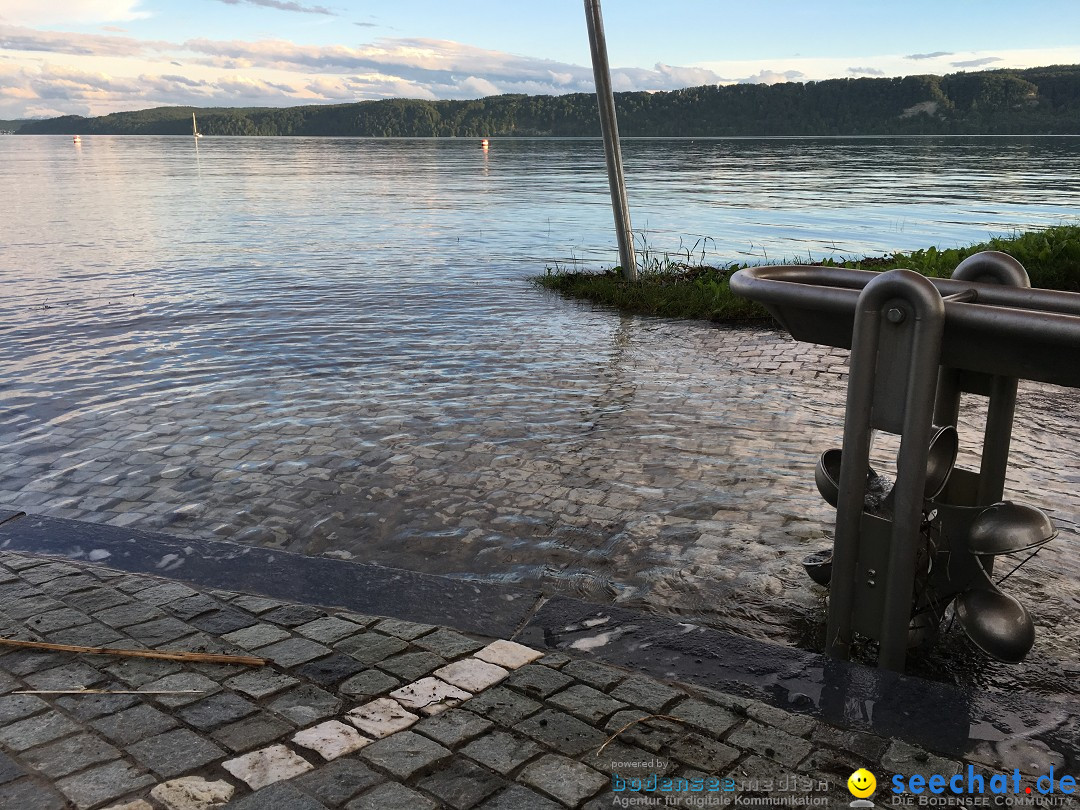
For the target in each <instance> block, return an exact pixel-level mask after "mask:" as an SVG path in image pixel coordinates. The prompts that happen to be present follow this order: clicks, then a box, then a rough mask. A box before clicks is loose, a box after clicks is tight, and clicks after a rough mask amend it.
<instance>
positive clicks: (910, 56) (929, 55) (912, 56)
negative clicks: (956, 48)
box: [904, 51, 953, 59]
mask: <svg viewBox="0 0 1080 810" xmlns="http://www.w3.org/2000/svg"><path fill="white" fill-rule="evenodd" d="M952 55H953V52H952V51H934V52H933V53H912V54H908V55H907V56H905V57H904V58H905V59H937V58H938V57H941V56H952Z"/></svg>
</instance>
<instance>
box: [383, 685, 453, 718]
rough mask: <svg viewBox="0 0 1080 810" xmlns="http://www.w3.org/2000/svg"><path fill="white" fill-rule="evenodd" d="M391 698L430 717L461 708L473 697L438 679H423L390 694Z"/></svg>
mask: <svg viewBox="0 0 1080 810" xmlns="http://www.w3.org/2000/svg"><path fill="white" fill-rule="evenodd" d="M390 697H392V698H393V699H394V700H396V701H397V702H398V703H400V704H401V705H402V706H404V707H405V708H406V709H412V710H413V711H419V712H420V713H421V714H424V715H427V716H428V717H430V716H431V715H433V714H438V713H439V712H441V711H443V710H444V709H449V708H451V707H453V706H460V705H461V702H462V701H463V700H468V699H469V698H471V697H472V693H471V692H466V691H465V690H464V689H458V688H457V687H456V686H451V685H450V684H448V683H446V681H441V680H439V679H438V678H431V677H428V678H421V679H420V680H418V681H417V682H416V683H410V684H409V685H408V686H403V687H401V688H400V689H396V690H394V691H393V692H391V693H390Z"/></svg>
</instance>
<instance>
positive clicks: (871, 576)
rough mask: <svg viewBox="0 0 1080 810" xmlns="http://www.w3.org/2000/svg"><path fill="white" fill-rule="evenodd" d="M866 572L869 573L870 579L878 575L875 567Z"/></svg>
mask: <svg viewBox="0 0 1080 810" xmlns="http://www.w3.org/2000/svg"><path fill="white" fill-rule="evenodd" d="M866 573H867V575H868V576H869V577H870V579H873V578H874V577H876V576H877V571H875V570H874V569H873V568H871V569H870V570H869V571H867V572H866Z"/></svg>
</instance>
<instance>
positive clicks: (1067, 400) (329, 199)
mask: <svg viewBox="0 0 1080 810" xmlns="http://www.w3.org/2000/svg"><path fill="white" fill-rule="evenodd" d="M623 148H624V159H625V164H626V169H627V173H628V178H627V181H628V186H629V199H630V206H631V214H632V217H633V222H634V225H635V228H636V229H637V230H639V231H640V232H642V234H641V236H640V237H639V239H640V241H639V245H644V246H646V247H647V248H648V250H649V255H651V256H654V257H655V256H661V255H663V254H664V253H670V254H672V255H674V254H676V253H679V252H683V253H686V252H687V251H689V253H690V255H691V256H693V257H695V258H703V259H704V260H706V261H712V262H730V261H744V260H747V259H748V258H754V259H762V260H763V259H765V258H768V259H770V260H773V261H777V260H781V259H784V258H800V259H801V258H806V257H812V258H822V257H827V256H833V257H836V256H858V255H865V254H880V253H884V252H889V251H893V250H909V249H916V248H922V247H927V246H929V245H938V246H941V247H953V246H958V245H964V244H968V243H971V242H974V241H979V240H983V239H985V238H987V237H988V236H990V235H995V234H1007V233H1009V232H1011V231H1013V230H1016V229H1027V228H1031V227H1041V226H1048V225H1054V224H1059V223H1062V222H1075V221H1076V216H1077V212H1078V211H1080V138H978V139H967V138H964V139H959V138H958V139H926V138H913V139H725V140H647V139H646V140H631V141H626V142H625V143H624V145H623ZM603 167H604V161H603V153H602V146H601V144H600V142H599V141H591V140H494V141H492V143H491V148H490V150H489V151H488V152H486V153H485V152H484V151H483V150H481V148H480V146H479V144H478V143H477V142H474V141H471V140H461V141H455V140H447V141H425V140H352V139H341V140H335V139H289V138H278V139H274V138H264V139H259V138H232V139H221V138H204V139H203V140H202V141H201V142H200V143H199V145H198V148H196V145H195V144H194V143H193V142H192V140H191V139H190V138H155V137H126V138H125V137H86V138H84V139H83V142H82V144H81V145H79V146H75V145H73V144H72V143H71V140H70V139H69V138H60V137H29V136H24V137H17V136H16V137H4V138H0V189H3V194H0V279H2V282H3V286H2V289H3V295H2V297H0V314H2V317H0V351H2V355H0V356H2V357H3V374H2V376H0V391H2V402H0V505H7V506H10V507H14V508H20V509H23V510H26V511H28V512H36V513H43V514H51V515H57V516H61V517H72V518H77V519H82V520H94V521H100V522H105V523H110V524H113V525H121V526H124V525H131V526H137V527H140V528H147V529H160V530H163V531H167V532H170V533H173V534H176V535H180V536H195V537H206V536H217V537H221V538H225V539H230V540H235V541H237V542H244V543H257V544H261V545H268V546H275V547H282V548H288V549H290V550H293V551H299V552H303V553H310V554H331V555H334V556H339V557H345V558H351V559H357V560H364V561H371V562H378V563H382V564H385V565H393V566H399V567H405V568H411V569H415V570H425V571H432V572H438V573H446V574H449V575H452V576H458V577H479V578H487V579H497V580H502V581H509V582H519V583H522V584H525V585H528V586H539V587H542V588H544V589H545V590H547V591H548V592H569V593H573V594H577V595H581V596H584V597H586V598H589V599H594V600H597V601H607V600H617V601H620V602H623V603H626V604H631V605H638V606H642V607H645V608H648V609H653V610H660V611H666V612H673V613H680V614H684V615H686V616H687V617H688V620H693V621H702V622H707V623H709V624H713V625H716V626H720V627H726V628H730V629H733V630H735V631H737V632H740V633H745V634H747V635H752V636H755V637H761V638H769V639H773V640H776V641H779V642H782V643H788V644H799V645H803V646H810V647H813V646H814V645H815V644H819V643H820V639H819V638H818V636H819V635H820V632H821V621H822V618H823V612H822V600H821V592H820V591H819V590H815V589H814V588H812V587H811V586H810V585H809V584H808V580H807V579H806V577H805V575H804V574H803V572H802V569H801V568H800V566H799V564H798V561H799V559H801V557H802V556H803V554H805V553H806V552H808V551H810V550H814V549H816V548H820V547H823V546H827V545H828V539H827V532H828V531H830V530H831V515H830V511H829V510H828V508H827V507H825V505H824V504H823V503H821V501H820V499H819V498H818V496H817V494H816V492H815V490H814V485H813V463H814V460H815V457H816V455H817V454H818V453H820V452H821V450H823V449H825V448H827V447H829V446H837V445H838V444H839V441H840V434H841V428H842V425H841V420H842V409H843V401H844V382H843V378H842V376H841V373H842V362H843V358H842V353H835V352H832V353H830V352H821V351H816V350H813V349H811V348H809V347H805V346H801V347H800V346H798V345H796V344H793V343H792V342H790V341H789V340H787V338H786V337H785V336H784V335H783V334H781V333H778V332H776V331H773V330H767V329H766V330H751V331H747V330H739V329H724V328H717V327H714V326H710V325H707V324H700V323H669V322H665V321H662V320H658V319H648V318H636V317H628V316H620V315H619V314H617V313H612V312H608V311H604V310H598V309H595V308H593V307H590V306H588V305H584V304H581V303H577V302H570V301H565V300H562V299H561V298H559V297H558V296H554V295H552V294H549V293H546V292H543V291H540V290H538V289H536V288H534V287H533V286H531V285H530V284H529V283H528V282H527V281H526V279H527V278H528V277H530V276H533V275H537V274H540V273H543V272H544V270H545V268H546V267H549V266H556V265H558V266H567V265H573V264H585V265H589V266H601V265H605V264H606V265H610V264H613V263H615V261H616V251H615V248H614V238H613V234H612V232H611V229H612V225H611V222H612V220H611V212H610V207H609V197H608V190H607V181H606V176H605V174H604V168H603ZM830 369H831V370H830ZM965 418H966V420H967V422H966V423H965V424H967V423H970V425H972V426H975V425H977V422H978V414H977V413H974V414H971V415H970V416H968V417H965ZM1078 425H1080V408H1078V407H1077V404H1076V397H1075V396H1074V392H1072V391H1065V390H1061V389H1053V388H1049V387H1046V386H1025V387H1023V388H1022V396H1021V407H1020V410H1018V417H1017V431H1018V432H1017V441H1016V446H1015V449H1014V454H1013V460H1014V463H1015V467H1014V471H1013V473H1012V475H1011V477H1010V493H1013V494H1015V495H1016V496H1017V497H1022V499H1023V500H1027V501H1030V502H1032V503H1034V504H1036V505H1039V506H1042V507H1044V508H1046V509H1047V510H1048V511H1049V512H1050V513H1051V514H1052V516H1053V517H1054V519H1055V521H1056V522H1057V523H1058V525H1059V526H1060V527H1061V529H1062V537H1061V538H1060V539H1059V540H1058V541H1057V543H1056V544H1054V546H1053V547H1051V548H1049V549H1047V550H1046V551H1045V552H1043V553H1042V554H1040V556H1039V557H1037V558H1036V559H1035V560H1033V561H1032V563H1030V564H1029V565H1028V566H1025V567H1024V568H1023V569H1021V571H1020V572H1019V573H1017V574H1016V575H1014V576H1013V577H1012V578H1011V579H1010V583H1009V585H1011V586H1012V590H1011V592H1014V593H1018V594H1022V595H1023V597H1022V598H1023V599H1024V600H1025V601H1027V603H1028V604H1029V607H1031V609H1032V612H1033V615H1034V616H1035V621H1036V624H1037V626H1038V629H1039V638H1038V641H1037V643H1036V647H1035V650H1034V651H1033V652H1032V654H1031V656H1030V657H1029V659H1028V661H1027V662H1025V664H1023V665H1021V666H1019V667H1005V666H998V665H989V666H983V665H982V664H981V663H979V661H980V659H978V658H977V657H973V656H971V655H969V654H967V652H966V649H967V648H966V647H965V646H964V642H963V641H962V640H961V639H959V638H958V631H957V630H956V629H955V628H954V629H953V630H952V631H951V632H950V633H948V634H946V640H945V641H944V642H943V644H942V646H941V649H939V650H937V651H935V652H934V654H933V655H932V656H930V658H928V659H927V661H926V662H925V663H924V664H921V665H920V666H923V667H924V668H925V670H926V671H928V672H931V673H936V674H937V675H938V676H941V677H953V678H959V679H962V680H969V681H974V682H979V683H985V684H987V685H988V686H991V687H995V688H997V687H1012V686H1022V687H1023V688H1026V689H1030V690H1033V691H1038V692H1041V693H1043V694H1047V695H1056V694H1062V693H1074V694H1075V693H1077V692H1080V687H1078V686H1077V681H1078V680H1080V679H1078V678H1077V677H1076V676H1077V675H1078V674H1080V630H1078V629H1077V624H1078V623H1077V621H1076V619H1077V616H1078V615H1080V551H1078V549H1077V544H1076V539H1077V523H1078V520H1080V502H1078V499H1077V497H1076V488H1077V484H1078V483H1080V472H1078V470H1077V467H1076V462H1075V458H1076V455H1075V453H1076V451H1077V449H1078V447H1077V442H1076V441H1075V440H1074V438H1073V437H1074V435H1075V434H1076V431H1077V427H1078ZM971 430H972V432H974V430H975V427H972V428H971ZM969 455H970V454H969ZM968 461H969V462H970V461H971V459H970V458H968ZM1006 587H1008V586H1006Z"/></svg>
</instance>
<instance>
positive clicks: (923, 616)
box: [907, 610, 941, 649]
mask: <svg viewBox="0 0 1080 810" xmlns="http://www.w3.org/2000/svg"><path fill="white" fill-rule="evenodd" d="M940 626H941V620H940V619H939V618H938V615H937V614H936V613H934V611H932V610H924V611H922V612H921V613H916V614H915V615H914V616H912V617H911V621H910V622H908V636H907V645H908V648H909V649H911V648H914V647H923V646H925V645H926V644H928V643H929V642H931V641H933V640H934V639H935V638H937V635H938V628H939V627H940Z"/></svg>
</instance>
